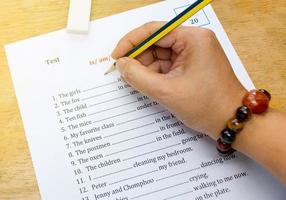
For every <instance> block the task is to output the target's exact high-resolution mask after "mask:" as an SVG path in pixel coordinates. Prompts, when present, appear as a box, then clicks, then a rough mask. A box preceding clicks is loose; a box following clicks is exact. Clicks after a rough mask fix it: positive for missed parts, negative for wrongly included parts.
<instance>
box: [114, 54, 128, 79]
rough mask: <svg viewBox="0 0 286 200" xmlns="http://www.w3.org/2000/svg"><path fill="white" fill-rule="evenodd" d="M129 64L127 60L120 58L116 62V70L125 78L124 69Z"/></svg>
mask: <svg viewBox="0 0 286 200" xmlns="http://www.w3.org/2000/svg"><path fill="white" fill-rule="evenodd" d="M127 62H128V59H127V58H120V59H118V60H117V62H116V68H117V69H118V70H119V72H120V73H121V74H122V75H123V76H124V68H125V66H126V64H127Z"/></svg>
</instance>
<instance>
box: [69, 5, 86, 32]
mask: <svg viewBox="0 0 286 200" xmlns="http://www.w3.org/2000/svg"><path fill="white" fill-rule="evenodd" d="M90 12H91V0H70V8H69V15H68V23H67V32H68V33H79V34H86V33H88V31H89V24H90Z"/></svg>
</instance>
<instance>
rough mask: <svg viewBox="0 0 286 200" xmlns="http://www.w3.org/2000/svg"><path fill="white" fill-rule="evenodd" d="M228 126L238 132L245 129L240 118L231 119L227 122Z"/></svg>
mask: <svg viewBox="0 0 286 200" xmlns="http://www.w3.org/2000/svg"><path fill="white" fill-rule="evenodd" d="M227 127H228V128H229V129H230V130H232V131H234V132H236V133H237V132H239V131H241V130H242V129H243V124H242V123H241V122H239V121H238V119H230V120H229V121H228V122H227Z"/></svg>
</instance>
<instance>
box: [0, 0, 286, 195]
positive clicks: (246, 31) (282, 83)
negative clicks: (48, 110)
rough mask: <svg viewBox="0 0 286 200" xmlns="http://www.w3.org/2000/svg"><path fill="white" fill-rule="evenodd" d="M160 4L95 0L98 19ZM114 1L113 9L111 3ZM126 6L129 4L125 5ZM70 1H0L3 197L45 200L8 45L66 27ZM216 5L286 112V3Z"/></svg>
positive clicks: (249, 65) (258, 80)
mask: <svg viewBox="0 0 286 200" xmlns="http://www.w3.org/2000/svg"><path fill="white" fill-rule="evenodd" d="M158 1H159V0H144V1H143V0H112V1H105V0H93V9H92V19H97V18H101V17H104V16H108V15H112V14H114V13H118V12H122V11H125V10H128V9H132V8H136V7H140V6H144V5H148V4H151V3H155V2H158ZM106 2H108V3H109V5H107V4H106ZM122 2H124V3H122ZM68 5H69V1H68V0H65V1H64V0H45V1H43V0H13V1H8V0H7V1H5V0H1V1H0V199H1V200H8V199H29V200H33V199H40V195H39V191H38V187H37V183H36V179H35V174H34V170H33V167H32V161H31V157H30V153H29V150H28V145H27V142H26V138H25V135H24V130H23V124H22V121H21V116H20V114H19V109H18V105H17V100H16V97H15V92H14V89H13V85H12V81H11V76H10V73H9V69H8V66H7V60H6V56H5V53H4V48H3V46H4V45H5V44H8V43H11V42H14V41H17V40H21V39H25V38H29V37H32V36H35V35H40V34H43V33H46V32H50V31H54V30H58V29H61V28H64V27H65V25H66V19H67V12H68ZM212 5H213V7H214V9H215V11H216V13H217V15H218V16H219V19H220V20H221V22H222V24H223V26H224V28H225V30H226V32H227V33H228V35H229V37H230V40H231V41H232V43H233V45H234V47H235V49H236V50H237V52H238V54H239V56H240V58H241V59H242V61H243V63H244V64H245V67H246V69H247V71H248V72H249V74H250V76H251V78H252V80H253V81H254V83H255V85H256V86H257V87H258V88H267V89H269V90H270V91H271V93H272V94H273V100H272V107H275V108H278V109H280V110H283V111H286V3H285V0H276V1H275V7H274V4H273V1H272V0H260V1H257V0H249V1H241V0H231V1H229V0H216V1H215V2H214V3H213V4H212Z"/></svg>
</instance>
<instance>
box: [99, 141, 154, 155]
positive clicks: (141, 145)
mask: <svg viewBox="0 0 286 200" xmlns="http://www.w3.org/2000/svg"><path fill="white" fill-rule="evenodd" d="M155 142H156V141H152V142H147V143H144V144H140V145H137V146H134V147H129V148H127V149H123V150H120V151H116V152H113V153H110V154H106V155H105V156H104V157H108V156H111V155H114V154H118V153H122V152H124V151H129V150H131V149H136V148H138V147H143V146H146V145H148V144H153V143H155Z"/></svg>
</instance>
